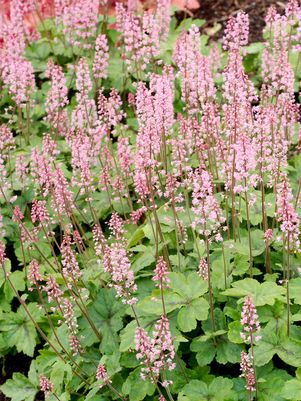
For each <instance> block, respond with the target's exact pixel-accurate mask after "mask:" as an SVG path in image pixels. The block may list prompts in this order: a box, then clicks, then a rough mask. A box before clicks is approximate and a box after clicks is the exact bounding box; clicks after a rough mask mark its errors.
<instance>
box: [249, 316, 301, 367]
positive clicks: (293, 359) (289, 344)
mask: <svg viewBox="0 0 301 401" xmlns="http://www.w3.org/2000/svg"><path fill="white" fill-rule="evenodd" d="M275 354H277V355H278V356H279V358H280V359H282V360H283V361H284V362H285V363H287V364H288V365H291V366H295V367H299V366H301V342H300V341H297V340H294V339H292V338H288V337H286V331H285V325H283V326H282V327H280V328H279V330H278V334H277V333H276V330H275V325H274V324H273V323H268V324H267V325H266V327H265V328H264V329H263V330H262V339H261V340H260V341H259V342H258V344H257V345H256V346H255V348H254V359H255V364H256V365H257V366H263V365H265V364H266V363H268V362H269V361H270V360H271V359H272V357H273V356H274V355H275Z"/></svg>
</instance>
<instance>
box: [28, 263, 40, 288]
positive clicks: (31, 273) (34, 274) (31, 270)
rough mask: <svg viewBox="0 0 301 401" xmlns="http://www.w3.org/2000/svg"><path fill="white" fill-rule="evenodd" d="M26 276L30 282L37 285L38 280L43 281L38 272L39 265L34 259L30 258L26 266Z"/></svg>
mask: <svg viewBox="0 0 301 401" xmlns="http://www.w3.org/2000/svg"><path fill="white" fill-rule="evenodd" d="M27 278H28V281H29V282H30V284H34V285H36V286H38V285H39V281H43V280H44V279H43V276H42V275H41V273H40V265H39V264H38V262H37V261H36V260H32V261H31V262H30V263H29V266H28V273H27Z"/></svg>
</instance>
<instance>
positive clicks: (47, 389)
mask: <svg viewBox="0 0 301 401" xmlns="http://www.w3.org/2000/svg"><path fill="white" fill-rule="evenodd" d="M53 388H54V386H53V383H52V382H51V381H50V380H48V379H47V378H46V377H45V376H43V375H41V376H40V389H41V391H43V393H44V394H45V398H46V397H49V396H50V395H51V393H52V392H53Z"/></svg>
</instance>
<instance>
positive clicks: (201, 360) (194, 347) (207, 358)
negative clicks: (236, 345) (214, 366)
mask: <svg viewBox="0 0 301 401" xmlns="http://www.w3.org/2000/svg"><path fill="white" fill-rule="evenodd" d="M190 349H191V351H198V352H197V354H196V360H197V361H198V364H199V365H200V366H206V365H209V363H210V362H212V361H213V359H214V357H215V353H216V349H215V346H214V344H213V342H212V341H206V342H205V341H198V342H197V341H193V342H192V344H191V347H190Z"/></svg>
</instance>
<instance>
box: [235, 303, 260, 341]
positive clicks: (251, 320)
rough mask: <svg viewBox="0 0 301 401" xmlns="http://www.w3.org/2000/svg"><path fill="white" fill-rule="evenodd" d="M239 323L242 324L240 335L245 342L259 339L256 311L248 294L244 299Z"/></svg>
mask: <svg viewBox="0 0 301 401" xmlns="http://www.w3.org/2000/svg"><path fill="white" fill-rule="evenodd" d="M240 323H241V325H242V326H243V328H242V333H241V334H240V335H241V338H242V339H243V340H244V342H245V343H247V344H249V343H254V342H256V341H259V340H260V339H261V336H260V335H259V333H260V323H259V320H258V315H257V311H256V308H255V305H254V302H253V299H252V297H251V296H249V295H248V296H246V298H245V300H244V305H243V309H242V313H241V320H240Z"/></svg>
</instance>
